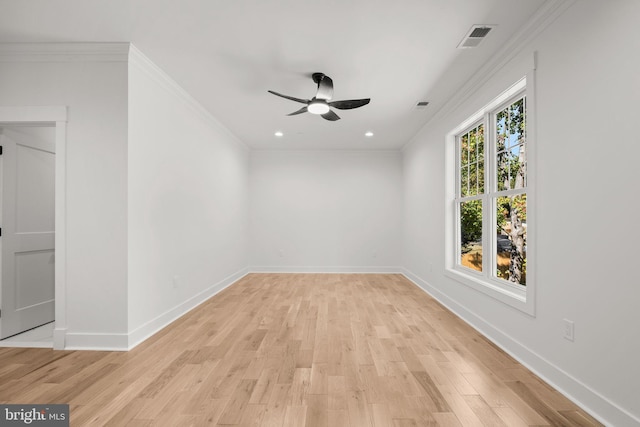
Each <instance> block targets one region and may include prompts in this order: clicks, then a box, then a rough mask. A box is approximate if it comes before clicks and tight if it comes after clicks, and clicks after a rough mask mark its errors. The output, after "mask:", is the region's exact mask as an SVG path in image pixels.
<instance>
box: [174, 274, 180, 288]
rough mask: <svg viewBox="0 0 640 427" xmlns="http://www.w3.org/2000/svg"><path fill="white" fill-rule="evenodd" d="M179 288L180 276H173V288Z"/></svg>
mask: <svg viewBox="0 0 640 427" xmlns="http://www.w3.org/2000/svg"><path fill="white" fill-rule="evenodd" d="M179 286H180V276H178V275H177V274H176V275H175V276H173V288H174V289H175V288H177V287H179Z"/></svg>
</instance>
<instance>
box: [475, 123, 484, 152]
mask: <svg viewBox="0 0 640 427" xmlns="http://www.w3.org/2000/svg"><path fill="white" fill-rule="evenodd" d="M476 151H477V155H476V157H477V158H478V159H482V158H483V157H484V125H480V126H478V133H477V144H476Z"/></svg>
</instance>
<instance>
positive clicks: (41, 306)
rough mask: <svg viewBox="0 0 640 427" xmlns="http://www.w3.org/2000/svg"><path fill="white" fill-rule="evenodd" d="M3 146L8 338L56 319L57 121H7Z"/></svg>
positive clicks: (1, 273)
mask: <svg viewBox="0 0 640 427" xmlns="http://www.w3.org/2000/svg"><path fill="white" fill-rule="evenodd" d="M0 147H2V157H1V161H0V207H1V208H0V221H1V222H0V224H2V234H1V237H2V238H1V239H0V248H1V250H0V259H1V261H2V262H1V263H0V308H1V310H2V311H1V312H0V340H3V341H6V339H8V338H12V337H15V336H17V335H18V334H23V333H25V332H27V331H30V330H33V329H36V328H38V327H40V326H43V325H45V324H48V323H52V322H53V321H54V307H55V305H54V301H55V265H54V263H55V127H52V126H27V125H13V126H4V127H1V128H0ZM49 341H50V342H51V345H53V330H51V331H50V340H49Z"/></svg>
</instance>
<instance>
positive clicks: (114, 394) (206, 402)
mask: <svg viewBox="0 0 640 427" xmlns="http://www.w3.org/2000/svg"><path fill="white" fill-rule="evenodd" d="M0 402H2V403H69V404H70V412H71V413H70V416H71V420H72V425H73V426H74V427H75V426H100V425H113V426H120V425H122V426H163V427H164V426H172V425H176V426H181V427H185V426H191V425H193V426H211V425H219V426H247V427H248V426H261V427H262V426H266V427H271V426H273V427H275V426H277V427H282V426H283V425H287V426H288V425H290V426H296V427H298V426H300V427H302V426H307V427H309V426H323V427H324V426H327V427H334V426H336V427H338V426H339V427H359V426H366V427H370V426H377V427H379V426H461V425H463V426H465V427H466V426H473V425H485V426H497V427H504V426H509V427H522V426H529V427H530V426H536V425H540V426H542V425H547V426H549V425H558V426H600V424H599V423H598V422H597V421H596V420H595V419H594V418H593V417H591V416H590V415H589V414H587V413H585V412H584V411H582V410H581V409H580V408H578V407H577V406H576V405H574V404H573V403H572V402H571V401H570V400H568V399H567V398H565V397H564V396H562V395H561V394H560V393H559V392H558V391H556V390H554V389H553V388H552V387H550V386H549V385H547V384H546V383H544V382H543V381H542V380H541V379H540V378H538V377H536V376H535V375H533V374H532V373H531V372H529V371H528V370H527V369H526V368H524V367H523V366H522V365H520V364H518V363H517V362H516V361H515V360H514V359H513V358H511V357H510V356H509V355H507V354H506V353H504V352H502V351H501V350H500V349H499V348H497V347H496V346H495V345H494V344H492V343H491V342H489V341H488V340H487V339H486V338H484V337H483V336H481V335H480V334H479V333H478V332H477V331H475V330H474V329H472V328H470V327H469V326H467V325H466V324H465V323H464V322H463V321H462V320H460V319H459V318H457V317H456V316H455V315H453V313H451V312H449V311H448V310H447V309H446V308H444V307H443V306H442V305H441V304H439V303H438V302H436V301H435V300H433V299H432V298H430V297H429V296H428V295H426V294H424V292H422V291H421V290H420V289H419V288H417V287H416V286H415V285H413V284H412V283H410V282H409V281H408V280H407V279H405V278H404V277H403V276H401V275H397V274H277V273H269V274H257V273H254V274H248V275H247V276H245V277H243V278H242V279H241V280H239V281H238V282H237V283H235V284H234V285H233V286H230V287H228V288H226V289H224V290H223V291H222V292H220V293H219V294H217V295H216V296H215V297H213V298H211V299H210V300H208V301H206V302H205V303H203V304H201V305H200V306H199V307H197V308H196V309H194V310H192V311H191V312H189V313H188V314H186V315H185V316H183V317H182V318H180V319H178V320H177V321H176V322H174V323H173V324H171V325H170V326H168V327H166V328H164V329H163V330H162V331H160V332H159V333H157V334H156V335H154V336H153V337H151V338H150V339H148V340H147V341H145V342H144V343H142V344H141V345H139V346H138V347H136V348H135V349H133V350H132V351H130V352H124V353H123V352H79V351H75V352H74V351H53V350H50V349H23V348H21V349H7V348H3V349H0Z"/></svg>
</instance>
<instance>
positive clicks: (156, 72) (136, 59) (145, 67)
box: [129, 44, 250, 151]
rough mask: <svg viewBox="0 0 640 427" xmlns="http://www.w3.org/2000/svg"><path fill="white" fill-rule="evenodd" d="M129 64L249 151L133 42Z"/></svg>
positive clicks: (246, 147)
mask: <svg viewBox="0 0 640 427" xmlns="http://www.w3.org/2000/svg"><path fill="white" fill-rule="evenodd" d="M129 66H130V67H131V66H133V67H136V68H138V69H139V70H141V71H143V72H144V73H146V74H147V76H149V77H150V78H152V79H153V80H154V81H155V82H156V83H158V84H159V85H160V86H161V87H162V88H163V89H165V90H166V91H167V92H168V93H169V94H171V95H173V96H175V97H176V98H178V99H179V100H181V101H182V102H184V103H185V104H186V105H187V106H188V107H190V108H191V110H192V111H193V112H194V113H196V114H197V115H198V116H200V117H201V118H202V119H203V120H204V121H206V122H208V123H209V124H210V125H212V126H213V127H214V128H217V129H221V130H223V131H224V132H225V133H226V134H227V136H228V137H229V138H231V139H232V140H233V141H235V142H236V144H238V146H240V147H242V148H243V149H244V150H245V151H250V148H249V146H247V145H246V144H245V143H244V142H242V141H241V140H240V139H239V138H238V137H237V136H236V135H235V134H233V133H232V132H231V131H230V130H229V129H228V128H227V127H226V126H224V125H223V124H222V123H220V121H218V119H216V118H215V117H214V116H213V115H212V114H211V113H210V112H209V111H208V110H207V109H206V108H205V107H203V106H202V104H200V102H198V101H197V100H196V99H195V98H194V97H193V96H191V95H190V94H189V93H188V92H187V91H186V90H184V89H183V88H182V86H180V85H179V84H178V83H177V82H176V81H175V80H173V79H172V78H171V77H170V76H169V75H168V74H167V73H165V72H164V71H162V69H161V68H160V67H158V66H157V65H156V64H154V63H153V61H151V60H150V59H149V58H148V57H146V56H145V55H144V54H143V53H142V52H141V51H140V50H139V49H138V48H136V47H135V46H134V45H133V44H129Z"/></svg>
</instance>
